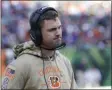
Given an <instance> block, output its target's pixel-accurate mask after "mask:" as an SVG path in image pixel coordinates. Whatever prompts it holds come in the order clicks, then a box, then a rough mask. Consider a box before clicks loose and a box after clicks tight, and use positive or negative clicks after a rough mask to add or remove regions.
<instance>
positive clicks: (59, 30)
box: [56, 28, 61, 36]
mask: <svg viewBox="0 0 112 90" xmlns="http://www.w3.org/2000/svg"><path fill="white" fill-rule="evenodd" d="M60 35H61V29H58V28H57V30H56V36H60Z"/></svg>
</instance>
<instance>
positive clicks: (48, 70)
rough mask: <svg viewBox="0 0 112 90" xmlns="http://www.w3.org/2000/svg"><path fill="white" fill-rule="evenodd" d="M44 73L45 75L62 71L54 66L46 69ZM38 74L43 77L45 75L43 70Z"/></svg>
mask: <svg viewBox="0 0 112 90" xmlns="http://www.w3.org/2000/svg"><path fill="white" fill-rule="evenodd" d="M44 71H45V74H48V73H50V72H52V73H56V72H60V70H59V69H58V68H57V67H54V66H48V67H46V68H45V69H44ZM38 73H39V75H40V76H43V75H44V72H43V68H42V69H40V70H39V72H38Z"/></svg>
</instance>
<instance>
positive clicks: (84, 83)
mask: <svg viewBox="0 0 112 90" xmlns="http://www.w3.org/2000/svg"><path fill="white" fill-rule="evenodd" d="M1 3H2V4H1V7H2V8H1V17H2V18H1V59H0V60H1V73H0V77H2V74H3V71H4V69H5V67H6V66H7V65H8V64H9V63H10V62H11V61H12V60H13V51H12V48H13V46H14V45H15V44H18V43H22V42H25V41H28V40H29V39H30V38H29V34H28V30H29V28H30V26H29V23H28V19H29V16H30V14H31V13H32V11H34V10H35V9H36V8H39V7H41V6H52V7H55V8H56V9H57V10H58V11H59V14H60V19H61V22H62V25H63V39H64V40H65V42H66V43H67V47H66V48H64V49H62V50H60V52H62V53H63V54H64V55H65V56H67V57H68V58H69V59H70V61H71V63H72V66H73V70H74V74H75V79H76V81H77V84H78V85H79V87H80V88H87V87H91V88H95V87H99V86H111V73H112V71H111V68H110V67H111V1H2V2H1Z"/></svg>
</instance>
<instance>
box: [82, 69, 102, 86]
mask: <svg viewBox="0 0 112 90" xmlns="http://www.w3.org/2000/svg"><path fill="white" fill-rule="evenodd" d="M101 78H102V76H101V73H100V71H99V69H98V68H95V67H91V68H89V69H87V70H86V71H85V72H84V80H85V87H98V86H100V82H101Z"/></svg>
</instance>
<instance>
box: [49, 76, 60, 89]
mask: <svg viewBox="0 0 112 90" xmlns="http://www.w3.org/2000/svg"><path fill="white" fill-rule="evenodd" d="M49 81H50V86H51V88H53V89H57V88H59V87H60V80H59V77H58V76H50V77H49Z"/></svg>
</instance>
